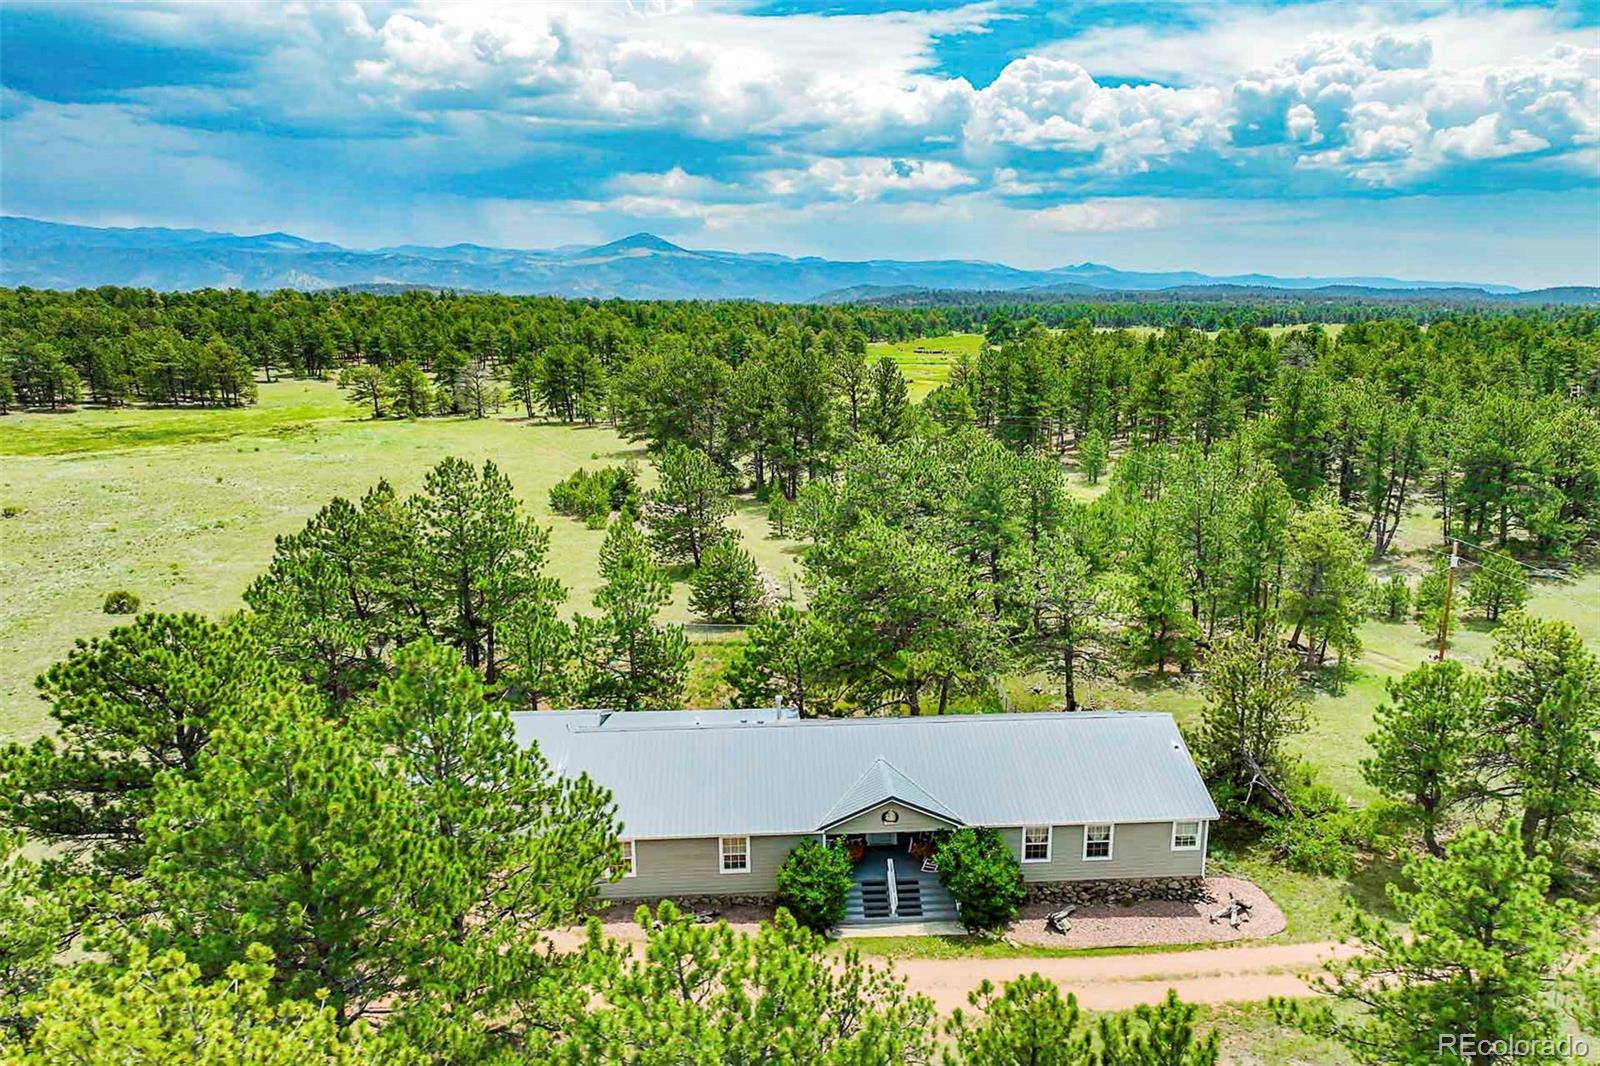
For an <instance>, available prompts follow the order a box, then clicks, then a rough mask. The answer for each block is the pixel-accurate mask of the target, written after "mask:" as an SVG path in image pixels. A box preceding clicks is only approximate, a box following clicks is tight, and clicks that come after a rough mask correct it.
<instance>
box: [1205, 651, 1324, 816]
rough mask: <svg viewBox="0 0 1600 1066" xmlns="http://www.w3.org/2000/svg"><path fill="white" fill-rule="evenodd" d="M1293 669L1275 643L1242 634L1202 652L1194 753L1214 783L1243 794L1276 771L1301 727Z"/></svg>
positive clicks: (1302, 703)
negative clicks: (1259, 778) (1264, 775)
mask: <svg viewBox="0 0 1600 1066" xmlns="http://www.w3.org/2000/svg"><path fill="white" fill-rule="evenodd" d="M1298 665H1299V664H1298V662H1297V660H1296V658H1295V656H1294V655H1293V654H1291V653H1290V652H1288V651H1285V650H1284V649H1283V648H1282V647H1280V646H1279V645H1278V644H1277V643H1275V642H1271V641H1255V640H1252V639H1250V636H1249V635H1248V634H1246V633H1235V634H1233V635H1231V636H1229V637H1226V638H1224V639H1222V640H1220V641H1218V642H1217V643H1216V644H1214V645H1212V647H1211V649H1210V650H1209V651H1208V652H1207V653H1206V656H1205V660H1204V661H1203V662H1202V664H1201V671H1200V675H1201V681H1202V686H1203V688H1204V690H1205V694H1206V705H1205V708H1204V709H1203V710H1202V711H1201V712H1200V733H1199V744H1198V748H1199V752H1198V753H1199V755H1200V758H1201V762H1202V763H1203V764H1204V765H1205V767H1206V769H1207V771H1208V773H1209V775H1210V776H1211V777H1212V778H1213V779H1214V780H1218V781H1223V782H1226V783H1228V784H1230V785H1233V786H1235V787H1237V788H1239V789H1241V790H1243V789H1247V788H1248V787H1249V786H1250V784H1251V783H1252V782H1253V781H1255V779H1256V775H1257V773H1259V772H1266V773H1268V774H1273V773H1277V772H1281V771H1282V769H1283V768H1284V759H1285V746H1284V745H1285V742H1286V741H1287V740H1288V739H1289V738H1290V737H1291V736H1293V735H1295V734H1296V733H1300V732H1303V731H1304V730H1305V728H1306V714H1305V708H1306V697H1305V695H1304V693H1302V691H1301V689H1300V678H1299V674H1298V672H1297V668H1298Z"/></svg>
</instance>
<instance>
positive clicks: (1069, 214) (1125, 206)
mask: <svg viewBox="0 0 1600 1066" xmlns="http://www.w3.org/2000/svg"><path fill="white" fill-rule="evenodd" d="M1169 215H1170V213H1169V211H1168V209H1167V208H1166V207H1165V206H1164V205H1162V204H1161V203H1159V202H1157V201H1150V200H1135V199H1127V200H1117V199H1106V200H1085V201H1083V202H1082V203H1076V204H1059V205H1057V206H1055V207H1050V208H1046V209H1044V210H1043V211H1035V212H1033V214H1032V216H1031V217H1030V221H1032V222H1033V223H1034V224H1036V225H1039V226H1043V227H1044V228H1045V229H1051V230H1056V231H1058V232H1061V233H1121V232H1124V231H1127V230H1143V229H1155V228H1156V227H1158V226H1160V225H1162V224H1163V223H1164V222H1166V221H1167V220H1168V218H1169Z"/></svg>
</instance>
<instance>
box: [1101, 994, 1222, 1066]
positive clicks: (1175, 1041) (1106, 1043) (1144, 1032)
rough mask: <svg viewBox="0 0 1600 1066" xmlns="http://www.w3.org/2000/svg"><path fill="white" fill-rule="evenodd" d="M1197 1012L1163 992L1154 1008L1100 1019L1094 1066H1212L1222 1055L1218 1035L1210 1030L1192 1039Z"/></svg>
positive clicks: (1138, 1008)
mask: <svg viewBox="0 0 1600 1066" xmlns="http://www.w3.org/2000/svg"><path fill="white" fill-rule="evenodd" d="M1198 1014H1199V1010H1198V1009H1197V1008H1196V1007H1194V1006H1193V1005H1192V1004H1188V1003H1184V1002H1183V1001H1182V1000H1180V999H1179V998H1178V993H1177V992H1175V991H1173V990H1172V989H1170V988H1169V989H1167V998H1166V999H1164V1000H1162V1001H1161V1003H1160V1004H1158V1005H1156V1006H1150V1005H1149V1004H1141V1005H1140V1006H1138V1007H1136V1008H1134V1009H1133V1010H1131V1011H1123V1012H1121V1013H1118V1014H1113V1015H1111V1016H1109V1017H1102V1018H1101V1019H1100V1047H1099V1049H1098V1050H1097V1051H1096V1052H1095V1058H1094V1064H1095V1066H1215V1064H1216V1062H1217V1059H1218V1057H1219V1056H1220V1055H1221V1053H1222V1035H1221V1033H1219V1032H1218V1031H1217V1030H1215V1029H1213V1030H1212V1031H1211V1034H1210V1035H1209V1036H1207V1037H1206V1038H1205V1039H1204V1040H1201V1039H1199V1038H1198V1037H1197V1036H1195V1031H1194V1022H1195V1017H1196V1015H1198Z"/></svg>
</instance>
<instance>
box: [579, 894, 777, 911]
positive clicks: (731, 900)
mask: <svg viewBox="0 0 1600 1066" xmlns="http://www.w3.org/2000/svg"><path fill="white" fill-rule="evenodd" d="M663 899H670V900H671V901H672V903H673V905H674V906H675V907H677V908H678V909H679V910H680V911H724V910H727V909H728V908H730V907H776V906H777V905H778V897H777V896H650V897H647V898H644V899H608V900H602V901H601V902H602V904H603V905H604V906H606V907H618V908H627V909H628V910H634V909H635V908H637V907H638V906H639V904H641V903H642V904H644V905H645V906H647V907H652V908H653V907H655V905H656V904H658V903H660V902H661V901H662V900H663Z"/></svg>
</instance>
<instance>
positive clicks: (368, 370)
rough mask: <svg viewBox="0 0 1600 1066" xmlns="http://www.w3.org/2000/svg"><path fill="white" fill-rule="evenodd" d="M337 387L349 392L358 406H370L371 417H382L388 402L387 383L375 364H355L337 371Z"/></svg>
mask: <svg viewBox="0 0 1600 1066" xmlns="http://www.w3.org/2000/svg"><path fill="white" fill-rule="evenodd" d="M339 387H340V388H342V389H344V390H345V391H346V392H348V393H349V394H350V401H351V402H352V403H354V404H356V405H357V406H359V407H363V408H371V409H372V417H373V418H382V417H383V415H384V409H385V407H386V406H387V404H388V402H389V384H388V382H387V381H386V380H385V379H384V376H383V371H381V370H379V369H378V368H377V367H375V366H368V365H366V364H357V365H355V366H347V367H345V368H344V369H343V370H341V371H340V372H339Z"/></svg>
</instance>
